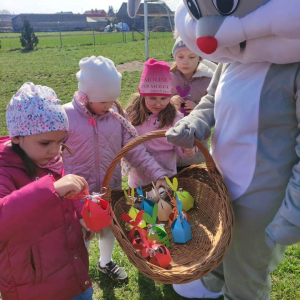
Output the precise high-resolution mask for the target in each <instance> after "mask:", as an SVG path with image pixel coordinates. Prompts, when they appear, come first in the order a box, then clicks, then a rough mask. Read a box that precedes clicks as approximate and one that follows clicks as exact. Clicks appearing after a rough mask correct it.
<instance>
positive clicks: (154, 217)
mask: <svg viewBox="0 0 300 300" xmlns="http://www.w3.org/2000/svg"><path fill="white" fill-rule="evenodd" d="M157 214H158V205H157V203H156V204H154V206H153V213H152V219H153V220H154V223H156V219H157Z"/></svg>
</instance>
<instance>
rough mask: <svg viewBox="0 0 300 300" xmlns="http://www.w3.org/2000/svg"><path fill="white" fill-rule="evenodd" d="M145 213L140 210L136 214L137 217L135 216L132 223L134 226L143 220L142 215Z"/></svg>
mask: <svg viewBox="0 0 300 300" xmlns="http://www.w3.org/2000/svg"><path fill="white" fill-rule="evenodd" d="M144 213H145V212H144V211H143V210H141V211H140V212H139V213H138V214H137V216H136V218H135V221H134V223H135V224H136V226H137V225H138V224H139V223H140V222H141V221H142V220H143V214H144Z"/></svg>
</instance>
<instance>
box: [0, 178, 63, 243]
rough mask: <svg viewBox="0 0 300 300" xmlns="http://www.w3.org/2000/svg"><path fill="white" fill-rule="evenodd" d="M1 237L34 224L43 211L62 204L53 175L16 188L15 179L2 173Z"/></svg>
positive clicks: (0, 189)
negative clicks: (55, 187)
mask: <svg viewBox="0 0 300 300" xmlns="http://www.w3.org/2000/svg"><path fill="white" fill-rule="evenodd" d="M0 182H1V184H0V197H1V198H0V237H1V239H2V238H4V239H5V237H9V236H10V235H11V234H13V232H15V231H16V230H20V228H23V227H28V226H29V224H30V223H31V224H33V225H37V224H34V220H35V217H37V216H39V217H40V216H41V214H43V211H46V210H49V209H52V208H53V207H54V206H58V205H59V206H60V205H61V198H60V197H59V196H58V194H57V193H56V192H55V189H54V185H53V182H54V179H53V177H52V176H49V175H47V176H44V177H42V178H40V179H39V180H37V181H34V182H31V183H29V184H27V185H25V186H24V187H22V188H20V189H18V190H16V187H15V186H14V184H13V181H12V180H11V179H10V178H9V176H6V175H5V174H4V173H3V172H2V173H1V174H0Z"/></svg>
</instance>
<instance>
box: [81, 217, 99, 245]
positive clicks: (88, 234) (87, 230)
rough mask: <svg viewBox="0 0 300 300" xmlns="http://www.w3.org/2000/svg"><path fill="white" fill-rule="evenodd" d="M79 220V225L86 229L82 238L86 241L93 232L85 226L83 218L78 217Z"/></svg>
mask: <svg viewBox="0 0 300 300" xmlns="http://www.w3.org/2000/svg"><path fill="white" fill-rule="evenodd" d="M79 222H80V225H81V227H82V228H84V229H85V231H86V234H85V238H84V240H85V241H86V242H88V241H90V240H91V239H92V238H93V237H94V234H95V232H94V231H93V230H91V229H89V228H88V227H87V226H86V224H85V221H84V220H83V219H80V220H79Z"/></svg>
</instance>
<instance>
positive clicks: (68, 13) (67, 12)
mask: <svg viewBox="0 0 300 300" xmlns="http://www.w3.org/2000/svg"><path fill="white" fill-rule="evenodd" d="M56 14H65V15H72V14H73V12H71V11H61V12H57V13H56Z"/></svg>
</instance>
